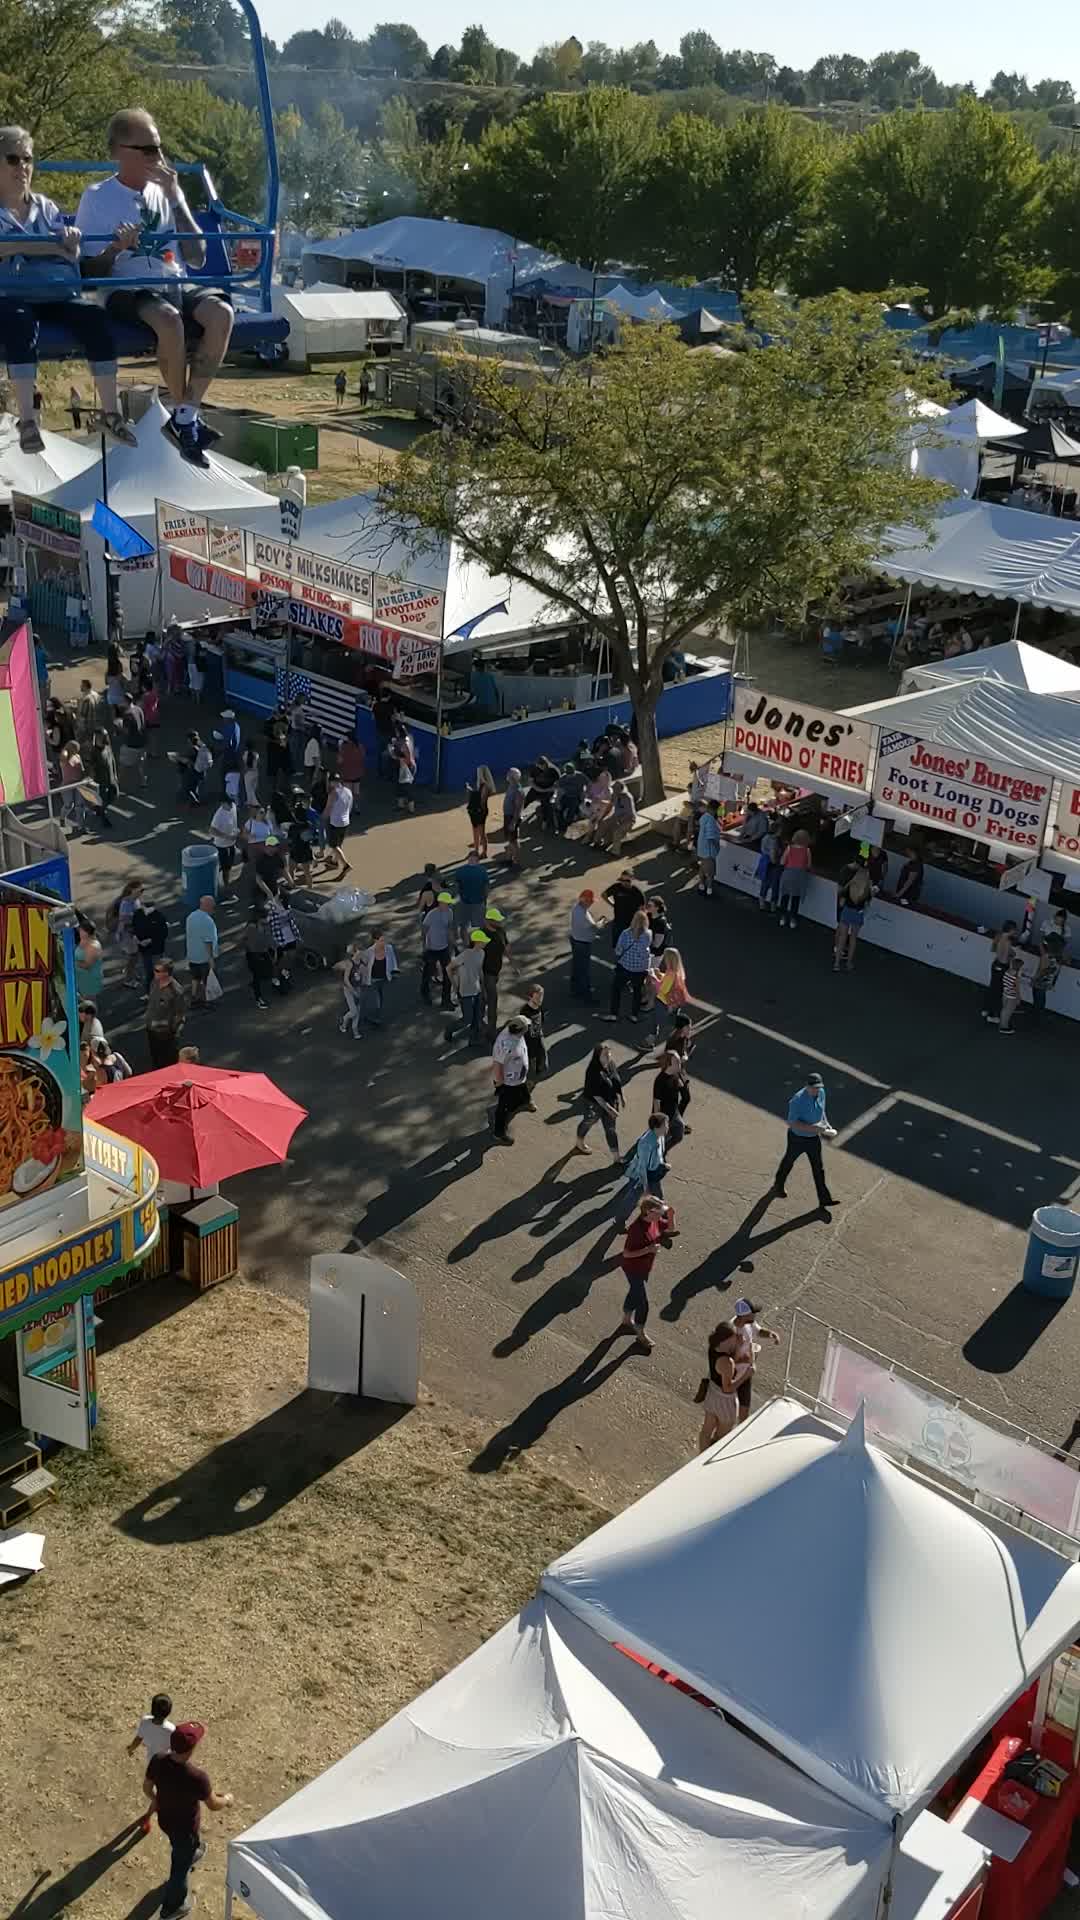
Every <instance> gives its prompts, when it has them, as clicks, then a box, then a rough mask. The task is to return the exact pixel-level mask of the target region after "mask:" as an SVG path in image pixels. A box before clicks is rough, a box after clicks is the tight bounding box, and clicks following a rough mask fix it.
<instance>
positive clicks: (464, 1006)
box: [446, 927, 490, 1047]
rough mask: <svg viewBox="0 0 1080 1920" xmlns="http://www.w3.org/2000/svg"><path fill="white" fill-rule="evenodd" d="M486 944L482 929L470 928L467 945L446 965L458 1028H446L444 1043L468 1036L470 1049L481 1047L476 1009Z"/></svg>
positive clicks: (480, 989) (480, 988)
mask: <svg viewBox="0 0 1080 1920" xmlns="http://www.w3.org/2000/svg"><path fill="white" fill-rule="evenodd" d="M489 945H490V941H489V939H488V935H487V934H486V933H485V932H484V930H483V928H482V927H473V929H472V931H471V933H470V934H469V944H468V946H467V947H465V948H463V949H462V951H461V952H460V953H457V954H455V955H454V958H453V959H452V960H451V962H450V978H451V980H452V982H453V985H454V991H455V992H456V994H457V997H458V1006H459V1007H460V1009H461V1024H460V1026H456V1027H454V1026H450V1027H447V1029H446V1038H447V1040H448V1041H449V1040H458V1039H460V1037H461V1035H462V1034H463V1033H464V1034H467V1035H468V1044H469V1046H470V1047H479V1046H482V1044H483V1040H482V1037H481V1033H480V1006H481V1001H482V999H483V991H482V989H483V978H484V949H485V948H486V947H487V946H489Z"/></svg>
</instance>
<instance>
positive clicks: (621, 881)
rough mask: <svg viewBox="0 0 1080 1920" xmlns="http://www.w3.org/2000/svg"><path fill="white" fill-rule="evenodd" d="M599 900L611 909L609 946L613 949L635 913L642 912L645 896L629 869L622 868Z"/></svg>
mask: <svg viewBox="0 0 1080 1920" xmlns="http://www.w3.org/2000/svg"><path fill="white" fill-rule="evenodd" d="M600 898H601V899H602V900H606V901H607V903H608V905H609V906H610V908H611V944H612V946H613V947H614V946H616V945H617V943H618V939H619V935H620V933H622V932H623V930H624V928H626V927H628V926H629V925H630V922H631V920H632V919H633V917H634V915H635V913H643V912H644V910H645V895H644V894H643V892H642V890H641V888H640V887H639V886H638V883H637V881H636V880H635V879H634V876H633V874H632V873H631V871H630V868H629V867H624V868H623V870H622V872H621V873H620V875H619V877H618V879H617V880H613V881H612V883H611V885H610V887H605V888H604V891H603V893H602V894H601V896H600Z"/></svg>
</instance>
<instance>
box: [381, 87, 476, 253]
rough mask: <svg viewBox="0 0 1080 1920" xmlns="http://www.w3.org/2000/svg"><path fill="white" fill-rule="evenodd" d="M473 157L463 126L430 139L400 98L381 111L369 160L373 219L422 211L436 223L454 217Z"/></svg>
mask: <svg viewBox="0 0 1080 1920" xmlns="http://www.w3.org/2000/svg"><path fill="white" fill-rule="evenodd" d="M472 157H473V149H472V148H471V147H470V146H469V145H468V143H467V142H466V140H465V139H464V137H463V135H462V132H461V128H460V127H458V126H450V127H448V128H447V129H446V132H445V133H444V134H443V136H442V138H441V139H440V140H425V139H424V138H423V137H422V136H421V133H420V128H419V124H418V122H417V117H416V114H415V112H414V111H413V108H412V107H411V106H410V104H409V102H408V101H407V100H406V99H405V98H404V97H403V96H402V95H401V94H395V96H394V97H393V99H391V100H388V101H387V103H386V105H385V106H384V108H383V110H382V113H381V115H380V119H379V138H378V139H377V141H376V142H375V144H374V146H373V148H372V149H371V152H370V154H369V156H368V173H367V188H366V192H367V201H368V218H369V219H370V220H371V221H372V222H375V221H378V220H389V219H393V217H394V216H395V215H396V214H400V213H423V214H428V215H430V216H431V217H432V218H433V219H437V220H439V219H442V218H443V216H444V215H447V216H452V215H453V214H454V213H456V211H457V206H458V197H459V193H460V186H461V181H462V179H463V178H464V176H465V175H466V173H467V172H468V170H469V165H470V162H471V160H472Z"/></svg>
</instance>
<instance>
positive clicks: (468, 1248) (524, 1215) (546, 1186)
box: [446, 1149, 612, 1280]
mask: <svg viewBox="0 0 1080 1920" xmlns="http://www.w3.org/2000/svg"><path fill="white" fill-rule="evenodd" d="M572 1151H573V1150H572V1149H571V1152H572ZM569 1158H570V1153H566V1154H562V1155H560V1157H559V1159H558V1160H556V1161H554V1162H553V1164H552V1165H551V1166H550V1167H548V1168H547V1169H546V1171H545V1172H544V1173H542V1174H541V1176H540V1178H539V1180H537V1181H535V1182H534V1184H533V1185H532V1186H531V1187H528V1188H527V1189H526V1191H525V1192H524V1193H519V1194H515V1196H514V1198H513V1199H512V1200H508V1201H507V1202H506V1205H505V1206H502V1207H497V1208H496V1209H495V1211H494V1213H491V1214H489V1215H488V1217H487V1219H486V1220H478V1221H477V1222H476V1225H475V1226H473V1227H470V1228H469V1231H468V1233H466V1234H465V1235H464V1236H463V1238H462V1239H460V1240H458V1241H457V1242H456V1244H455V1245H454V1246H452V1247H451V1248H450V1251H449V1253H448V1254H447V1256H446V1260H447V1265H448V1266H457V1265H458V1264H459V1262H461V1261H462V1260H468V1259H469V1258H470V1257H471V1256H472V1255H473V1254H474V1253H477V1252H478V1251H479V1249H480V1248H481V1247H482V1246H485V1245H486V1243H487V1242H488V1241H489V1240H501V1239H502V1238H503V1236H504V1235H505V1234H509V1233H513V1232H514V1230H515V1229H516V1228H517V1227H524V1226H526V1225H528V1223H529V1222H530V1221H531V1222H532V1223H533V1232H534V1234H537V1233H545V1232H547V1231H548V1221H549V1219H550V1225H551V1226H554V1225H555V1224H556V1222H557V1221H558V1220H560V1219H562V1218H563V1216H564V1215H565V1213H566V1211H567V1208H568V1207H574V1206H576V1205H577V1204H578V1202H579V1201H581V1200H588V1199H591V1198H592V1196H593V1194H594V1193H596V1192H597V1191H598V1190H599V1188H600V1187H601V1186H603V1185H605V1184H606V1183H607V1182H608V1181H609V1180H610V1179H611V1177H612V1176H611V1173H610V1172H609V1171H607V1170H606V1169H604V1168H600V1167H598V1168H596V1169H595V1171H593V1172H591V1173H587V1174H583V1175H582V1176H581V1177H580V1178H579V1179H577V1180H575V1181H574V1182H573V1184H572V1185H569V1186H567V1185H561V1184H560V1183H559V1182H558V1181H557V1180H556V1178H555V1176H556V1174H557V1173H559V1172H560V1171H561V1170H562V1168H563V1167H565V1165H566V1163H567V1161H568V1160H569ZM569 1231H570V1240H569V1244H570V1245H573V1243H574V1241H575V1240H579V1239H580V1238H581V1233H582V1228H581V1227H580V1226H578V1227H575V1228H573V1229H571V1230H569ZM556 1244H565V1241H564V1238H563V1236H560V1240H559V1242H558V1243H556V1242H552V1246H555V1245H556ZM548 1257H549V1255H548V1254H546V1253H545V1254H542V1255H539V1256H537V1258H536V1261H535V1266H534V1262H533V1261H530V1262H529V1263H528V1266H527V1267H525V1268H522V1269H520V1270H519V1271H518V1272H517V1273H516V1274H515V1275H514V1278H515V1279H516V1280H517V1279H527V1278H528V1277H529V1274H530V1272H532V1271H536V1272H539V1270H540V1268H541V1267H542V1266H543V1264H544V1261H545V1259H547V1258H548Z"/></svg>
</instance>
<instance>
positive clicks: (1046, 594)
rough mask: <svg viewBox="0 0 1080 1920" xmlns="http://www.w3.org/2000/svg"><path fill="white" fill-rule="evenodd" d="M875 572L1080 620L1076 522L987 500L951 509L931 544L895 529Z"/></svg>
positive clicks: (908, 530) (943, 515)
mask: <svg viewBox="0 0 1080 1920" xmlns="http://www.w3.org/2000/svg"><path fill="white" fill-rule="evenodd" d="M873 571H874V572H875V573H881V574H885V575H886V576H887V577H888V578H889V579H890V580H910V581H913V582H917V583H919V584H920V585H922V586H925V587H941V588H943V589H944V590H946V591H950V592H951V591H955V590H956V589H961V590H962V591H964V592H967V593H975V594H980V595H982V596H983V597H985V598H988V599H994V600H1014V601H1016V602H1017V603H1018V604H1019V603H1023V604H1024V605H1027V606H1034V607H1054V608H1056V609H1057V610H1058V611H1059V612H1062V613H1080V530H1078V529H1077V528H1076V526H1075V525H1074V524H1073V523H1072V522H1066V521H1062V520H1055V519H1053V518H1051V517H1050V516H1049V515H1047V514H1042V513H1025V512H1024V511H1023V510H1022V509H1021V508H1019V507H1005V506H999V505H997V504H995V503H993V502H990V501H987V500H961V501H957V502H956V503H955V504H954V505H951V506H948V507H946V508H945V510H944V512H942V513H941V514H940V515H939V516H938V518H937V520H936V521H935V523H934V526H933V529H932V534H931V538H930V539H929V540H924V539H922V538H921V537H919V538H913V530H912V529H911V528H910V527H895V528H893V529H891V530H890V533H889V535H888V537H887V541H886V544H885V546H884V547H883V548H882V550H881V552H880V553H879V554H878V555H877V557H876V558H875V560H874V562H873Z"/></svg>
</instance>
